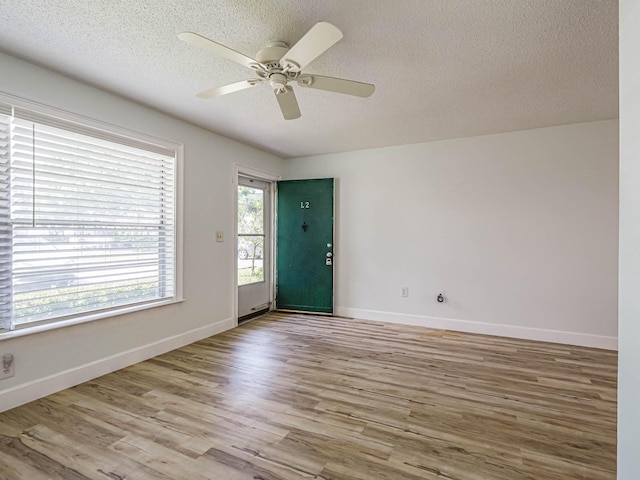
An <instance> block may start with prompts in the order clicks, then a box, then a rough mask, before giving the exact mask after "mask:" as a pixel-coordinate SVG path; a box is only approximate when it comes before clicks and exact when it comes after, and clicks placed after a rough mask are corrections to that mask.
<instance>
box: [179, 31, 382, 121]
mask: <svg viewBox="0 0 640 480" xmlns="http://www.w3.org/2000/svg"><path fill="white" fill-rule="evenodd" d="M178 38H179V39H180V40H182V41H183V42H186V43H189V44H191V45H194V46H196V47H198V48H201V49H203V50H207V51H209V52H212V53H215V54H217V55H220V56H223V57H226V58H228V59H229V60H233V61H234V62H237V63H239V64H240V65H244V66H245V67H248V68H250V69H251V70H253V71H254V72H255V74H256V75H257V77H256V78H250V79H249V80H243V81H242V82H237V83H232V84H230V85H225V86H222V87H216V88H211V89H209V90H205V91H204V92H200V93H198V94H197V95H196V96H197V97H199V98H205V99H208V98H214V97H219V96H221V95H226V94H228V93H233V92H237V91H240V90H244V89H247V88H250V87H255V86H256V85H259V84H261V83H268V84H270V85H271V87H272V88H273V91H274V93H275V95H276V99H277V100H278V105H280V110H281V111H282V115H283V116H284V118H285V120H293V119H295V118H299V117H300V108H299V107H298V101H297V100H296V96H295V93H294V92H293V88H292V86H291V85H290V83H293V82H295V83H297V84H298V85H299V86H301V87H308V88H316V89H319V90H326V91H329V92H337V93H344V94H346V95H355V96H356V97H368V96H370V95H371V94H372V93H373V91H374V90H375V86H374V85H371V84H369V83H362V82H356V81H353V80H345V79H343V78H335V77H325V76H322V75H316V74H305V73H303V72H302V69H303V68H304V67H306V66H307V65H309V63H311V62H312V61H313V60H315V59H316V58H317V57H318V56H319V55H321V54H322V53H323V52H325V51H326V50H327V49H328V48H329V47H331V46H332V45H334V44H335V43H336V42H338V40H340V39H341V38H342V32H341V31H340V30H339V29H338V28H337V27H336V26H334V25H332V24H330V23H328V22H318V23H316V24H315V25H314V26H313V27H311V29H310V30H309V31H308V32H307V33H306V34H305V35H304V36H303V37H302V38H301V39H300V40H298V42H297V43H296V44H295V45H294V46H293V47H291V48H289V45H288V44H287V43H285V42H271V43H270V44H269V45H267V46H266V47H264V48H263V49H262V50H260V51H259V52H258V53H257V54H256V59H255V60H254V59H253V58H250V57H247V56H246V55H243V54H242V53H239V52H236V51H235V50H232V49H231V48H229V47H225V46H224V45H221V44H219V43H216V42H214V41H212V40H209V39H208V38H205V37H202V36H200V35H198V34H196V33H192V32H183V33H181V34H179V35H178Z"/></svg>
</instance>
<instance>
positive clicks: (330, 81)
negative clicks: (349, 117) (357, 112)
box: [298, 75, 376, 98]
mask: <svg viewBox="0 0 640 480" xmlns="http://www.w3.org/2000/svg"><path fill="white" fill-rule="evenodd" d="M298 85H300V86H301V87H309V88H317V89H318V90H326V91H328V92H337V93H344V94H345V95H355V96H356V97H363V98H366V97H369V96H371V95H372V94H373V92H374V91H375V89H376V87H375V85H371V84H370V83H362V82H356V81H354V80H345V79H344V78H335V77H324V76H322V75H301V76H299V77H298Z"/></svg>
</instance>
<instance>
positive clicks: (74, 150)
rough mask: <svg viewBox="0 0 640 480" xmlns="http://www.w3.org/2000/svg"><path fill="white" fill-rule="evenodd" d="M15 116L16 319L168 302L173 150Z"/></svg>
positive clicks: (171, 263)
mask: <svg viewBox="0 0 640 480" xmlns="http://www.w3.org/2000/svg"><path fill="white" fill-rule="evenodd" d="M15 115H16V118H14V120H13V124H12V130H11V147H12V156H11V160H12V171H11V181H12V191H11V212H12V220H13V285H14V302H13V303H14V305H13V315H14V321H15V323H16V324H22V323H27V322H33V321H40V320H47V319H51V318H56V317H63V316H68V315H77V314H83V313H87V312H93V311H96V310H103V309H108V308H113V307H118V306H123V305H131V304H137V303H142V302H147V301H152V300H158V299H162V298H171V297H173V295H174V291H175V288H174V285H175V273H174V272H175V255H174V252H175V205H174V199H175V177H174V170H175V152H173V151H171V152H170V153H171V154H170V155H169V154H168V152H169V151H168V150H167V149H164V148H163V147H152V146H150V145H149V144H146V143H144V142H136V141H135V140H132V139H129V138H126V139H120V137H114V136H113V135H110V134H108V133H104V132H96V131H94V130H90V129H87V128H84V127H79V126H77V125H75V124H68V123H66V122H59V121H55V119H53V120H52V119H51V118H50V117H44V116H38V115H37V114H31V113H29V112H26V113H25V111H19V110H18V109H16V110H15ZM18 116H20V117H21V118H18ZM24 117H28V118H29V119H25V118H24ZM33 118H38V119H40V120H42V121H43V122H46V124H44V123H38V122H33V121H32V120H30V119H33ZM50 124H55V126H52V125H50ZM60 127H68V128H69V130H67V129H65V128H60ZM78 131H81V132H82V133H79V132H78ZM87 133H91V134H92V135H87ZM94 133H95V135H93V134H94ZM98 133H99V135H98ZM114 139H115V140H118V141H119V140H122V141H123V143H117V142H115V141H114ZM141 147H145V148H144V149H143V148H141ZM151 150H153V151H151Z"/></svg>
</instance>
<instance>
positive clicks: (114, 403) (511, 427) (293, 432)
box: [0, 314, 617, 480]
mask: <svg viewBox="0 0 640 480" xmlns="http://www.w3.org/2000/svg"><path fill="white" fill-rule="evenodd" d="M616 364H617V355H616V353H615V352H610V351H605V350H596V349H589V348H580V347H570V346H564V345H556V344H551V343H540V342H532V341H523V340H513V339H506V338H498V337H489V336H482V335H471V334H462V333H455V332H448V331H436V330H428V329H424V328H419V327H410V326H401V325H394V324H385V323H377V322H367V321H361V320H353V319H343V318H331V317H319V316H304V315H290V314H287V315H285V314H270V315H267V316H265V317H262V318H260V319H257V320H254V321H253V322H251V323H248V324H246V325H244V326H241V327H239V328H236V329H234V330H231V331H228V332H225V333H224V334H221V335H217V336H215V337H211V338H208V339H206V340H202V341H200V342H197V343H195V344H192V345H189V346H186V347H184V348H180V349H178V350H175V351H173V352H170V353H167V354H165V355H161V356H159V357H156V358H154V359H151V360H148V361H146V362H143V363H139V364H137V365H134V366H131V367H128V368H125V369H123V370H120V371H118V372H115V373H112V374H110V375H106V376H103V377H101V378H98V379H96V380H93V381H90V382H87V383H84V384H82V385H79V386H76V387H74V388H71V389H68V390H65V391H63V392H60V393H57V394H54V395H51V396H49V397H46V398H44V399H41V400H37V401H34V402H31V403H29V404H27V405H24V406H22V407H19V408H15V409H13V410H10V411H7V412H5V413H2V414H0V478H2V479H11V480H14V479H26V480H39V479H47V480H51V479H65V480H80V479H87V478H89V479H100V480H109V479H110V480H123V479H131V480H133V479H176V480H200V479H216V480H244V479H247V480H248V479H251V480H281V479H282V480H284V479H317V480H388V479H403V480H415V479H434V480H435V479H437V480H493V479H496V480H521V479H529V480H530V479H536V480H576V479H593V480H605V479H606V480H614V479H615V468H616V372H617V370H616Z"/></svg>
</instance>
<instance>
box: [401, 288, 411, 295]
mask: <svg viewBox="0 0 640 480" xmlns="http://www.w3.org/2000/svg"><path fill="white" fill-rule="evenodd" d="M400 296H401V297H408V296H409V287H402V289H401V290H400Z"/></svg>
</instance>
